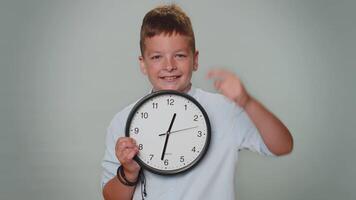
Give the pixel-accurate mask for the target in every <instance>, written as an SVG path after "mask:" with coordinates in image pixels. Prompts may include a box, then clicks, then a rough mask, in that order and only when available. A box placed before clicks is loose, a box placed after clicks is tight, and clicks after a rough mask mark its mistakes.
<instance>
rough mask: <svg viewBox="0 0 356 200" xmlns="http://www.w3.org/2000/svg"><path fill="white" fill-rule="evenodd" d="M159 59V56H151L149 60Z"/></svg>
mask: <svg viewBox="0 0 356 200" xmlns="http://www.w3.org/2000/svg"><path fill="white" fill-rule="evenodd" d="M160 58H161V55H154V56H151V60H158V59H160Z"/></svg>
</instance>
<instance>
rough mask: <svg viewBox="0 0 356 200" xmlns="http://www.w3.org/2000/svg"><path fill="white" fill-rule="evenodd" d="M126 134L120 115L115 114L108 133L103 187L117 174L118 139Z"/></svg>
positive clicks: (103, 162)
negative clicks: (116, 147)
mask: <svg viewBox="0 0 356 200" xmlns="http://www.w3.org/2000/svg"><path fill="white" fill-rule="evenodd" d="M122 136H124V128H123V124H122V122H121V120H120V119H119V117H118V116H115V117H114V119H113V120H112V121H111V123H110V125H109V127H108V128H107V134H106V142H105V144H106V149H105V154H104V158H103V160H102V163H101V165H102V167H103V173H102V177H101V188H104V186H105V184H106V183H107V182H108V181H109V180H111V179H112V178H113V177H114V176H116V171H117V168H118V167H119V166H120V163H119V160H118V159H117V158H116V155H115V146H116V141H117V140H118V138H119V137H122Z"/></svg>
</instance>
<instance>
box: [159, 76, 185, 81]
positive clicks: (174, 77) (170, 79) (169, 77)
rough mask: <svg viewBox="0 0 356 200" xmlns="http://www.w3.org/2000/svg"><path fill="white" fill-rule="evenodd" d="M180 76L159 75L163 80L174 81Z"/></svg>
mask: <svg viewBox="0 0 356 200" xmlns="http://www.w3.org/2000/svg"><path fill="white" fill-rule="evenodd" d="M180 77H181V76H163V77H160V78H161V79H163V80H165V81H175V80H176V79H178V78H180Z"/></svg>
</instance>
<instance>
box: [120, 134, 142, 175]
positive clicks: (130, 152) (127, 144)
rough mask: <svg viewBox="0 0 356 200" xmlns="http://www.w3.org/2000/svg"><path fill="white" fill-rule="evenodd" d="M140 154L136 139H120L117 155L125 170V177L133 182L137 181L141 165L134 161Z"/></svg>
mask: <svg viewBox="0 0 356 200" xmlns="http://www.w3.org/2000/svg"><path fill="white" fill-rule="evenodd" d="M138 152H139V150H138V147H137V145H136V142H135V140H134V139H132V138H129V137H120V138H119V139H118V140H117V142H116V146H115V154H116V157H117V159H118V160H119V161H120V163H121V165H122V167H123V168H124V172H125V176H126V177H127V178H128V179H129V180H132V181H133V182H134V181H135V180H136V179H137V177H138V174H139V171H140V169H141V168H140V165H139V164H138V163H137V162H136V161H135V160H134V159H133V158H134V157H135V155H136V154H137V153H138Z"/></svg>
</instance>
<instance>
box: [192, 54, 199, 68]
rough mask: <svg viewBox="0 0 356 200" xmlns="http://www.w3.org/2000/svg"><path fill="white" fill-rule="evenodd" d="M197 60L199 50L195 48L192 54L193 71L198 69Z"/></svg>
mask: <svg viewBox="0 0 356 200" xmlns="http://www.w3.org/2000/svg"><path fill="white" fill-rule="evenodd" d="M198 60H199V51H198V50H196V51H195V53H194V55H193V71H197V70H198Z"/></svg>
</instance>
